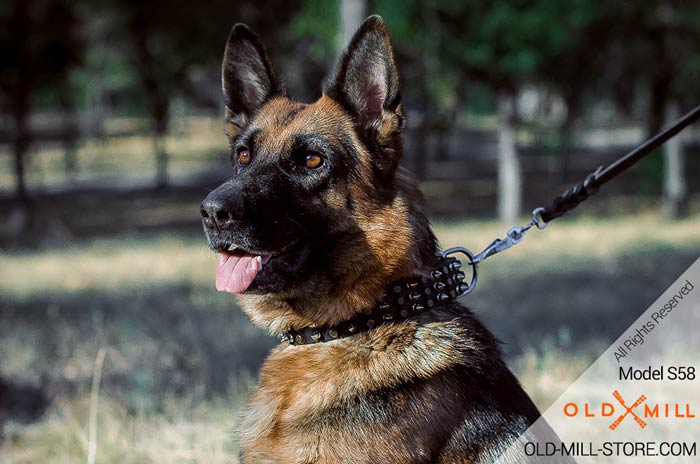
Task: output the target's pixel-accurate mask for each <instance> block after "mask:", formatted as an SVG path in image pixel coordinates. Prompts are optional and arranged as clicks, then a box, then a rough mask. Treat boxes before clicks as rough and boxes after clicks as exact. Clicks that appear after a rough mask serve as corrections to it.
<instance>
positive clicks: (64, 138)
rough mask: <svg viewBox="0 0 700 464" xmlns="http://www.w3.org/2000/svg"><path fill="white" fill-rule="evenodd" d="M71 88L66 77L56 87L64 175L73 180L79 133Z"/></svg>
mask: <svg viewBox="0 0 700 464" xmlns="http://www.w3.org/2000/svg"><path fill="white" fill-rule="evenodd" d="M72 90H73V89H72V88H71V85H70V82H68V78H66V82H63V83H61V84H60V85H59V87H58V103H59V107H60V109H61V113H62V119H63V127H62V128H61V131H62V134H61V142H62V144H63V166H64V170H65V174H66V177H67V178H68V180H70V181H73V180H75V178H76V175H77V174H78V137H79V134H80V130H79V128H78V126H79V124H78V121H77V115H76V110H75V105H74V104H73V99H72V96H71V95H72Z"/></svg>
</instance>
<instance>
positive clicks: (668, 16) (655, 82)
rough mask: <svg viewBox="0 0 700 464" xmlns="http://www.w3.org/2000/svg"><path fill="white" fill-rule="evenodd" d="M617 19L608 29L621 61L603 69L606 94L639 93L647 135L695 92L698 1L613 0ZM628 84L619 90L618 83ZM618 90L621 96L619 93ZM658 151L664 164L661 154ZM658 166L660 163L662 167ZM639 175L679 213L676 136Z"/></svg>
mask: <svg viewBox="0 0 700 464" xmlns="http://www.w3.org/2000/svg"><path fill="white" fill-rule="evenodd" d="M614 7H615V9H614V13H613V17H614V18H615V22H616V24H614V25H613V27H611V28H610V29H609V32H608V44H609V45H608V46H607V47H606V48H605V49H604V50H607V51H608V56H607V57H606V58H607V60H608V61H610V62H617V63H621V66H619V67H616V68H613V69H611V70H610V71H608V72H607V73H606V76H607V79H608V82H609V83H612V85H609V87H608V94H613V95H614V96H617V98H616V101H617V102H618V104H619V106H621V107H622V108H623V109H629V107H630V103H629V102H630V101H634V100H635V98H634V97H635V96H637V94H639V96H640V97H641V99H642V100H643V101H645V102H646V104H645V105H644V107H645V117H644V120H645V126H646V131H645V132H646V136H647V137H651V136H653V135H654V134H656V133H658V132H659V131H660V130H661V129H662V126H663V125H664V124H665V123H669V122H671V119H675V117H678V116H680V110H679V107H680V103H681V102H690V101H694V105H697V103H698V99H699V98H700V92H699V91H698V86H697V82H698V77H700V73H699V72H698V71H699V70H698V62H699V60H700V47H699V46H698V42H699V41H700V29H699V27H700V21H699V20H698V18H699V17H700V4H698V3H697V2H681V1H673V0H656V1H653V2H628V3H622V2H620V3H615V4H614ZM624 87H627V88H628V89H629V90H628V91H627V92H626V93H624V92H620V91H619V89H621V88H624ZM620 95H622V96H623V97H624V98H625V100H626V101H625V100H622V99H621V98H620ZM662 153H663V157H664V159H663V164H662V160H661V159H660V156H661V154H662ZM662 167H663V169H662ZM641 170H642V174H643V181H644V182H645V183H646V184H649V185H650V186H651V189H652V190H653V191H654V192H656V191H658V190H659V186H662V188H661V189H660V190H662V192H663V196H664V206H665V208H664V209H665V211H666V213H667V215H668V216H669V217H671V218H674V217H678V216H680V215H682V213H683V205H684V203H685V197H686V189H685V172H684V162H683V142H682V138H678V139H676V140H674V141H672V142H671V143H670V144H668V145H667V146H666V147H664V149H663V150H660V151H659V152H658V154H657V155H656V157H654V158H651V159H647V160H645V161H644V163H643V164H642V165H641Z"/></svg>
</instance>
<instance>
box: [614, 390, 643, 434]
mask: <svg viewBox="0 0 700 464" xmlns="http://www.w3.org/2000/svg"><path fill="white" fill-rule="evenodd" d="M613 396H614V397H615V399H617V401H619V402H620V404H621V405H622V407H624V408H625V413H624V414H622V415H621V416H620V417H618V418H617V419H615V422H613V423H612V424H610V430H615V429H616V428H617V426H618V425H620V422H622V421H623V420H624V419H625V417H627V416H628V415H629V414H631V415H632V417H634V421H635V422H636V423H637V424H639V426H640V427H641V428H644V427H646V426H647V423H646V422H644V421H643V420H642V418H641V417H639V416H638V415H637V413H635V412H634V408H636V407H637V406H639V405H640V404H642V403H644V402H645V401H646V400H647V397H646V395H642V396H640V397H639V398H637V401H635V402H634V403H632V406H627V405H626V404H625V400H623V399H622V395H620V392H619V391H617V390H615V391H614V392H613Z"/></svg>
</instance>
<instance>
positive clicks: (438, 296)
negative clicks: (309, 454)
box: [280, 106, 700, 345]
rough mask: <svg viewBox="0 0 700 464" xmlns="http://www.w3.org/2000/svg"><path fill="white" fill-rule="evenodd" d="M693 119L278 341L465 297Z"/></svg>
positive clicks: (327, 337)
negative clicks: (360, 303)
mask: <svg viewBox="0 0 700 464" xmlns="http://www.w3.org/2000/svg"><path fill="white" fill-rule="evenodd" d="M698 119H700V106H698V107H697V108H695V109H694V110H692V111H691V112H690V113H688V114H686V115H685V116H683V117H682V118H680V119H678V120H677V121H675V122H674V123H673V124H671V126H669V127H668V128H667V129H665V130H664V131H663V132H661V133H659V134H657V135H656V136H654V137H652V138H651V139H649V140H647V141H646V142H644V143H642V144H641V145H639V146H638V147H637V148H635V149H634V150H632V151H631V152H629V153H627V154H626V155H625V156H623V157H622V158H620V159H618V160H617V161H615V162H613V163H612V164H610V165H608V166H607V167H603V166H600V167H598V169H596V170H595V171H594V172H592V173H591V174H589V175H588V176H586V178H585V179H584V180H582V181H581V182H578V183H577V184H575V185H574V186H572V187H571V188H569V189H568V190H566V191H565V192H564V193H562V194H561V195H559V196H558V197H556V198H555V199H554V200H552V203H551V204H550V205H549V206H547V207H539V208H535V210H534V211H533V212H532V220H531V221H530V222H528V223H527V224H525V225H524V226H516V227H513V228H511V229H510V230H509V231H508V232H507V233H506V236H505V237H504V238H502V239H501V238H498V239H496V240H494V241H493V242H491V244H490V245H489V246H487V247H486V248H484V249H483V250H482V251H481V252H480V253H478V254H476V255H475V254H473V253H472V252H471V251H469V250H468V249H467V248H463V247H455V248H448V249H447V250H444V251H443V252H441V253H438V256H437V257H436V258H437V262H436V267H435V269H434V270H433V271H432V272H431V273H430V275H427V276H419V277H414V278H412V279H404V280H401V281H398V282H394V283H392V284H391V285H390V286H389V287H388V288H387V290H386V291H385V292H384V294H383V295H382V298H381V300H380V301H379V303H378V304H377V305H375V306H374V307H372V308H369V309H366V310H364V311H363V313H362V314H359V315H358V316H356V317H354V318H352V319H350V320H348V321H345V322H343V323H341V324H338V325H336V326H331V327H316V326H309V327H304V328H302V329H299V330H290V331H288V332H285V333H283V334H281V335H280V338H281V340H282V341H283V342H288V343H289V344H290V345H309V344H314V343H321V342H327V341H332V340H337V339H340V338H345V337H349V336H352V335H355V334H358V333H362V332H366V331H368V330H370V329H374V328H376V327H379V326H381V325H384V324H389V323H394V322H397V321H401V320H404V319H408V318H410V317H412V316H415V315H417V314H419V313H421V312H423V311H427V310H429V309H431V308H434V307H439V306H442V305H444V304H445V303H447V302H449V301H450V300H454V299H456V298H459V297H461V296H464V295H467V294H469V293H471V292H472V291H473V290H474V288H475V287H476V282H477V277H478V274H477V271H478V264H479V263H480V262H482V261H483V260H485V259H486V258H488V257H490V256H493V255H495V254H497V253H500V252H502V251H504V250H507V249H508V248H511V247H512V246H514V245H516V244H518V243H520V242H521V241H522V240H523V238H524V237H525V233H526V232H527V231H528V230H530V229H531V228H532V227H537V228H538V229H544V228H545V227H547V224H549V222H551V221H552V220H553V219H556V218H558V217H559V216H562V215H564V214H565V213H566V212H568V211H571V210H572V209H574V208H576V207H577V206H578V205H579V204H580V203H581V202H583V201H585V200H586V199H587V198H588V197H590V196H591V195H593V194H594V193H596V192H597V191H598V189H599V188H600V187H601V186H602V185H603V184H605V183H606V182H608V181H610V180H611V179H613V178H615V177H616V176H618V175H620V174H622V173H623V172H624V171H626V170H627V169H629V168H630V167H631V166H633V165H634V164H635V163H636V162H638V161H639V160H640V159H642V158H643V157H644V156H646V155H648V154H649V153H651V152H652V151H654V150H655V149H657V148H658V147H660V146H661V145H663V144H664V143H665V142H666V141H667V140H668V139H670V138H671V137H673V136H674V135H676V134H678V133H679V132H680V131H682V130H683V129H685V128H686V127H687V126H689V125H690V124H692V123H693V122H695V121H697V120H698ZM459 253H461V254H463V255H464V256H465V258H466V262H467V264H468V265H469V266H470V267H471V276H470V278H469V283H468V284H466V283H464V282H463V281H464V279H465V278H466V275H465V272H464V271H463V270H462V269H461V267H462V264H461V263H460V261H459V260H457V258H456V257H455V256H452V255H456V254H459Z"/></svg>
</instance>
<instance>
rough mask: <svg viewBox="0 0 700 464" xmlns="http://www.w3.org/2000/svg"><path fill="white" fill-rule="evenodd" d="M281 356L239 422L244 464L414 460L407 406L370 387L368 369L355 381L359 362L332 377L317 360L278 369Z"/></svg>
mask: <svg viewBox="0 0 700 464" xmlns="http://www.w3.org/2000/svg"><path fill="white" fill-rule="evenodd" d="M309 351H310V350H309ZM334 354H335V355H337V353H334ZM279 356H280V353H273V355H272V356H271V357H270V359H268V361H267V362H266V364H265V365H264V366H263V368H262V369H261V372H260V382H259V385H258V387H257V389H256V390H255V391H254V392H253V394H252V395H251V398H250V401H249V404H248V407H247V408H246V411H245V412H244V415H243V417H242V420H241V423H240V437H241V450H242V456H243V462H245V463H248V462H255V463H264V462H270V463H272V462H275V463H331V462H333V463H338V462H353V463H371V462H416V459H415V458H416V453H417V452H418V453H420V451H416V440H417V437H416V436H415V434H412V433H411V431H410V430H409V429H410V428H412V427H413V426H414V420H413V419H411V418H409V417H407V416H406V411H408V410H410V409H411V408H410V407H408V406H407V405H406V404H403V403H402V400H401V399H400V398H397V397H396V396H395V393H394V392H392V391H391V389H388V388H386V389H385V388H381V387H377V385H374V386H372V385H370V377H372V376H373V374H372V373H371V370H372V369H367V366H366V365H365V366H363V368H362V369H361V371H362V375H360V374H359V373H356V375H353V372H352V371H353V366H356V364H355V362H356V361H357V360H355V362H353V361H352V360H349V359H345V363H346V367H345V369H338V370H337V371H336V370H334V366H333V365H332V363H331V362H330V361H329V360H328V359H321V357H319V356H318V355H317V354H312V353H307V354H306V355H305V356H304V357H303V359H301V358H296V357H294V356H291V357H287V358H286V359H285V360H284V363H283V364H280V363H279V362H278V361H279V358H278V357H279ZM301 361H303V362H301ZM283 366H284V368H282V367H283ZM375 380H376V379H375ZM419 422H420V421H419ZM418 461H420V459H419V460H418Z"/></svg>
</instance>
